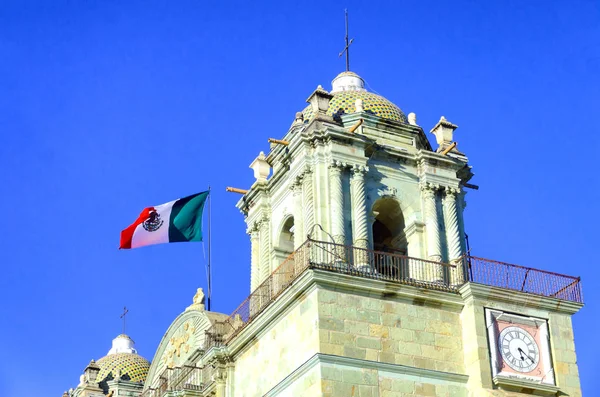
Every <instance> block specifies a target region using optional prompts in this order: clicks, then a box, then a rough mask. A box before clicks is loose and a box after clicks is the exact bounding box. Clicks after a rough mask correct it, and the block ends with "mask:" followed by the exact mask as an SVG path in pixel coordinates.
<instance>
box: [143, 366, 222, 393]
mask: <svg viewBox="0 0 600 397" xmlns="http://www.w3.org/2000/svg"><path fill="white" fill-rule="evenodd" d="M210 382H211V368H199V367H193V366H183V367H175V368H167V369H165V370H164V371H163V373H162V374H161V375H160V377H159V381H158V384H156V385H153V387H150V388H148V389H146V390H144V392H143V393H142V394H141V397H162V396H164V395H165V394H166V393H167V392H170V391H183V390H200V391H201V390H203V388H204V386H205V385H206V384H208V383H210Z"/></svg>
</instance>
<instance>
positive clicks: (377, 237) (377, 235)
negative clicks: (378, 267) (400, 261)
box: [372, 197, 408, 255]
mask: <svg viewBox="0 0 600 397" xmlns="http://www.w3.org/2000/svg"><path fill="white" fill-rule="evenodd" d="M372 211H373V215H374V217H375V220H374V222H373V248H374V249H375V250H376V251H385V252H392V253H395V254H400V255H406V253H407V248H408V247H407V241H406V235H405V233H404V228H405V227H406V224H405V222H404V214H403V213H402V210H401V209H400V203H399V202H398V200H396V199H395V198H394V197H382V198H380V199H379V200H377V201H376V202H375V203H374V204H373V207H372Z"/></svg>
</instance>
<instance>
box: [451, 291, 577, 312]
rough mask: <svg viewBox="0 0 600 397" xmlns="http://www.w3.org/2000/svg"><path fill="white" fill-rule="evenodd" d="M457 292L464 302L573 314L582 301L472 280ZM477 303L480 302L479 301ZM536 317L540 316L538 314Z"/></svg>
mask: <svg viewBox="0 0 600 397" xmlns="http://www.w3.org/2000/svg"><path fill="white" fill-rule="evenodd" d="M458 292H459V293H460V294H461V296H462V297H463V299H464V301H465V302H469V301H473V300H485V301H496V302H503V303H508V304H512V305H517V306H520V307H528V308H532V309H539V310H547V311H551V312H555V313H566V314H575V313H577V312H578V311H579V309H581V308H582V307H583V303H577V302H571V301H567V300H563V299H558V298H551V297H548V296H542V295H534V294H529V293H526V292H519V291H514V290H509V289H504V288H499V287H492V286H489V285H484V284H479V283H474V282H468V283H465V284H464V285H462V286H461V287H460V288H459V290H458ZM478 303H479V304H481V302H478ZM538 317H542V316H541V315H538Z"/></svg>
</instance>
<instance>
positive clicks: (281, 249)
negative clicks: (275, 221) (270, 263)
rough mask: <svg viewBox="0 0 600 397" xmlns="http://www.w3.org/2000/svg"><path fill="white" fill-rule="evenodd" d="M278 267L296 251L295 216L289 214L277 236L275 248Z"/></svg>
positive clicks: (276, 265)
mask: <svg viewBox="0 0 600 397" xmlns="http://www.w3.org/2000/svg"><path fill="white" fill-rule="evenodd" d="M274 252H275V257H276V261H275V263H274V265H275V267H274V268H273V269H271V270H274V269H276V268H277V267H278V266H279V265H280V264H281V263H282V262H283V261H284V260H285V259H286V258H287V257H288V256H290V255H291V254H292V252H294V217H293V216H291V215H290V216H288V217H286V218H285V219H284V220H283V222H282V223H281V227H280V228H279V233H278V235H277V237H276V246H275V249H274Z"/></svg>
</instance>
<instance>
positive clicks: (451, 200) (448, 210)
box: [443, 187, 464, 284]
mask: <svg viewBox="0 0 600 397" xmlns="http://www.w3.org/2000/svg"><path fill="white" fill-rule="evenodd" d="M459 193H460V192H459V190H458V189H454V188H450V187H447V188H446V189H445V195H444V200H443V206H444V224H445V226H446V240H447V245H448V258H449V260H450V263H452V264H454V265H456V268H455V269H452V271H451V280H450V282H451V283H452V284H460V283H462V281H463V277H464V272H463V270H462V269H463V266H462V261H460V257H461V256H462V254H463V251H462V243H461V236H460V228H459V219H458V203H457V199H458V194H459Z"/></svg>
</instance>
